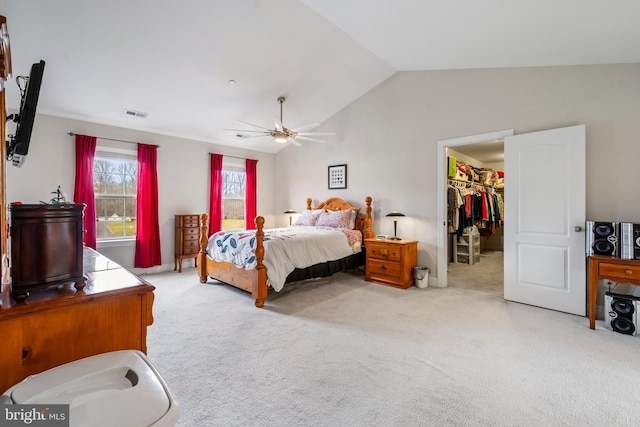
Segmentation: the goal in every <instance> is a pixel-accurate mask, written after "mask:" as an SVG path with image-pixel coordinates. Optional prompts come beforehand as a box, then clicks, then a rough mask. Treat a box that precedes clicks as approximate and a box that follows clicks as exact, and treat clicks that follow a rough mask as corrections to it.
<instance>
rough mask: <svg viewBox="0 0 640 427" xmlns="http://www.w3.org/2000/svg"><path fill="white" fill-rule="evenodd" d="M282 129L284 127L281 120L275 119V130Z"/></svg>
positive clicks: (279, 130) (280, 130)
mask: <svg viewBox="0 0 640 427" xmlns="http://www.w3.org/2000/svg"><path fill="white" fill-rule="evenodd" d="M282 129H284V126H283V125H282V122H281V121H280V120H278V119H276V130H277V131H278V132H282Z"/></svg>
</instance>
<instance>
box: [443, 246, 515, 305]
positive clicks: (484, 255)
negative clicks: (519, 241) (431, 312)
mask: <svg viewBox="0 0 640 427" xmlns="http://www.w3.org/2000/svg"><path fill="white" fill-rule="evenodd" d="M447 273H448V276H447V283H448V285H449V286H452V287H455V288H461V289H468V290H471V291H478V292H485V293H488V294H492V295H497V296H503V295H504V252H502V251H489V250H485V251H482V252H480V261H479V262H477V263H475V264H473V265H470V264H463V263H449V265H448V266H447Z"/></svg>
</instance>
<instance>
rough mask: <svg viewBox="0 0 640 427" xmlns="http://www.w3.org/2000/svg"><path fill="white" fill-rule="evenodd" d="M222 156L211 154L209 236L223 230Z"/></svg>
mask: <svg viewBox="0 0 640 427" xmlns="http://www.w3.org/2000/svg"><path fill="white" fill-rule="evenodd" d="M222 157H223V156H222V154H214V153H211V156H210V169H211V174H210V182H209V225H208V227H209V231H208V233H209V236H211V235H212V234H213V233H217V232H218V231H220V230H222Z"/></svg>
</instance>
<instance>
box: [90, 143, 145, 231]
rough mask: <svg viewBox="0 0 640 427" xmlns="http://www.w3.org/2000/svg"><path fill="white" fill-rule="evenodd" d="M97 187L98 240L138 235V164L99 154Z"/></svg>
mask: <svg viewBox="0 0 640 427" xmlns="http://www.w3.org/2000/svg"><path fill="white" fill-rule="evenodd" d="M93 166H94V170H93V183H94V190H95V197H96V217H97V220H98V224H97V238H98V239H115V238H128V237H133V236H135V235H136V195H137V189H138V163H137V160H136V159H135V158H131V156H126V155H123V156H122V157H120V156H114V155H112V154H110V153H109V154H108V155H107V154H103V155H101V154H100V153H96V156H95V159H94V165H93Z"/></svg>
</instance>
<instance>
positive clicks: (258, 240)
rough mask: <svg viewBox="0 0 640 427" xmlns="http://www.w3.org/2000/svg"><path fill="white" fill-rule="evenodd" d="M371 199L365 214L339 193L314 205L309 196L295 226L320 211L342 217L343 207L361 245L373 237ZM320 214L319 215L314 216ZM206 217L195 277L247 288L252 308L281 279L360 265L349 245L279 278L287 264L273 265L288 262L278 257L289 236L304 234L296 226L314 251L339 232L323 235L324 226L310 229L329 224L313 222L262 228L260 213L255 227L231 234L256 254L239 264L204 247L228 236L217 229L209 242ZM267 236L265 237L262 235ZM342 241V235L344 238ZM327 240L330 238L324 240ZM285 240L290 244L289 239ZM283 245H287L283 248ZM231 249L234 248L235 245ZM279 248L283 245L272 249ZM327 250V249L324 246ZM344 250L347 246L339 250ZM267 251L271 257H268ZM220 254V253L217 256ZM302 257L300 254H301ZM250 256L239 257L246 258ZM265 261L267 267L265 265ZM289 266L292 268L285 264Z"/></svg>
mask: <svg viewBox="0 0 640 427" xmlns="http://www.w3.org/2000/svg"><path fill="white" fill-rule="evenodd" d="M371 200H372V199H371V197H367V198H366V199H365V202H366V209H365V213H364V215H363V214H362V213H361V212H360V208H358V207H356V206H353V205H352V204H351V203H349V202H346V201H344V200H342V199H340V198H338V197H332V198H330V199H327V200H326V201H324V202H322V203H320V204H318V205H317V206H316V207H312V206H311V204H312V200H311V199H310V198H309V199H307V209H306V211H305V213H303V215H302V216H301V218H299V219H298V221H297V223H298V224H304V220H303V217H304V218H308V217H309V216H313V215H321V214H323V213H325V212H328V213H327V214H325V215H324V216H323V218H326V217H328V216H332V215H331V214H332V213H335V214H338V216H341V217H342V216H344V215H346V214H344V211H348V212H350V213H351V214H352V215H351V221H350V224H349V225H350V226H352V230H351V231H353V230H357V231H358V233H357V234H358V236H360V237H358V238H359V239H360V242H359V244H360V245H362V243H363V240H362V239H365V238H370V237H373V231H372V230H371V224H372V222H373V220H372V217H371ZM318 218H319V217H318ZM207 220H208V215H207V214H202V215H201V217H200V222H201V227H200V240H199V245H200V250H199V253H198V275H199V276H200V282H201V283H206V282H207V280H208V279H209V278H212V279H215V280H218V281H220V282H223V283H226V284H229V285H232V286H235V287H236V288H240V289H243V290H245V291H247V292H250V293H251V295H252V297H253V299H254V301H255V305H256V307H263V306H264V301H265V299H266V298H267V294H268V289H269V288H273V289H275V290H276V291H279V290H280V289H278V288H280V287H281V285H283V284H284V283H289V282H294V281H298V280H303V279H307V278H313V277H321V276H327V275H330V274H333V273H334V272H336V271H340V270H344V269H348V268H354V267H355V266H356V265H358V264H359V265H363V264H364V253H363V252H355V250H356V249H355V246H357V244H354V245H352V246H351V248H350V249H352V252H351V253H350V254H346V252H343V255H346V256H343V257H342V258H339V259H333V258H329V259H331V261H326V262H321V263H311V264H308V265H304V266H300V265H299V266H297V267H296V268H295V269H294V270H293V271H292V272H290V273H288V274H287V275H286V278H284V279H283V278H282V276H283V272H282V271H280V270H287V268H285V267H282V268H281V266H280V265H279V264H277V263H283V264H287V263H289V262H290V261H289V260H286V261H283V260H284V259H285V258H286V257H284V256H280V255H281V252H280V251H282V250H291V248H289V249H287V246H286V245H294V244H297V243H294V242H295V241H296V240H295V239H293V238H292V235H293V234H302V231H300V230H294V229H297V228H300V229H303V228H304V229H308V230H309V233H307V234H308V235H309V236H305V237H304V238H305V239H308V238H313V239H316V240H313V244H312V245H307V246H310V247H313V246H315V247H316V248H317V249H322V248H324V246H322V245H323V244H324V243H323V244H322V245H321V244H319V243H317V242H318V241H323V239H337V237H335V233H336V232H337V233H340V232H339V231H335V230H334V231H333V233H323V232H322V230H314V229H324V228H328V227H312V226H308V227H307V226H302V227H298V226H296V225H294V226H293V227H286V228H276V229H268V230H265V229H264V217H262V216H258V217H256V220H255V224H256V230H239V231H234V232H233V233H238V234H234V235H233V236H232V237H233V238H234V239H237V240H235V241H240V240H241V239H244V240H247V239H248V240H250V245H251V251H252V253H251V254H250V255H254V258H252V259H251V262H250V265H249V264H244V267H242V266H238V264H242V262H236V260H229V259H223V258H218V259H217V260H216V259H214V258H213V257H212V256H210V254H209V251H208V248H209V247H210V245H212V248H213V245H214V243H215V244H217V245H216V246H217V249H219V248H220V242H221V241H222V240H224V239H225V238H226V237H227V236H231V234H230V233H231V232H221V233H227V234H226V235H224V236H222V235H220V234H218V233H216V234H214V235H212V236H211V239H212V241H210V237H209V236H208V232H207ZM351 231H349V230H345V231H344V234H345V235H346V236H348V239H347V240H349V241H350V243H352V242H353V239H354V235H353V233H352V232H351ZM329 234H333V235H334V237H329V236H328V235H329ZM265 235H266V237H265ZM313 235H317V237H312V236H313ZM343 239H344V238H343ZM326 241H327V242H328V240H326ZM287 242H289V243H287ZM265 244H266V245H267V246H268V247H269V250H268V251H267V255H268V257H267V260H266V262H265ZM282 245H285V246H282ZM234 247H235V246H234ZM276 248H282V249H276ZM217 249H216V250H213V249H212V250H211V252H214V253H216V252H220V251H219V250H217ZM327 250H328V249H327ZM341 250H342V251H345V249H341ZM294 252H295V253H296V254H297V255H300V253H299V251H295V250H294ZM271 253H273V254H274V256H271ZM218 255H220V254H218ZM300 258H302V255H300ZM246 261H248V260H246V259H245V260H243V262H246ZM299 262H302V260H301V259H297V260H296V263H299ZM265 263H266V265H265ZM268 265H270V266H271V267H270V268H271V270H269V271H271V273H272V274H271V275H269V274H268V269H267V266H268ZM289 267H290V266H289ZM270 276H277V279H276V278H274V280H271V278H270Z"/></svg>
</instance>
